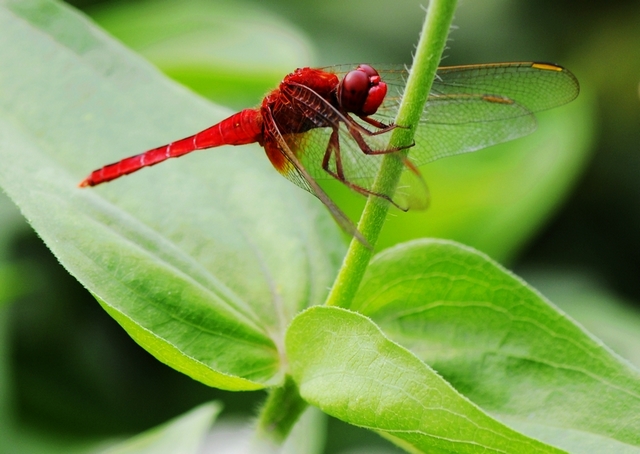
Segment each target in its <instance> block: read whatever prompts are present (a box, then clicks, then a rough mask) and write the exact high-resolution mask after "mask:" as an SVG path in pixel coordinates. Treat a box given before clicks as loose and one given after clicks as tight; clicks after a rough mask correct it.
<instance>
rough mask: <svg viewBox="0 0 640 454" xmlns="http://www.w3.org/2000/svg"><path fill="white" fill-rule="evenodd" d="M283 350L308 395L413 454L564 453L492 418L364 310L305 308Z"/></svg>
mask: <svg viewBox="0 0 640 454" xmlns="http://www.w3.org/2000/svg"><path fill="white" fill-rule="evenodd" d="M286 347H287V355H288V358H289V361H290V364H291V373H292V376H293V378H294V379H295V381H296V382H297V383H298V386H299V388H300V395H301V396H302V397H303V398H304V399H306V400H307V401H309V402H310V403H312V404H314V405H317V406H318V407H320V408H321V409H322V410H323V411H325V412H326V413H328V414H330V415H332V416H335V417H337V418H340V419H342V420H344V421H347V422H349V423H351V424H355V425H358V426H361V427H366V428H368V429H371V430H375V431H378V432H379V433H380V434H381V435H383V436H385V437H387V438H389V439H390V440H392V441H393V442H395V443H397V444H398V445H400V446H402V447H403V448H405V449H406V450H408V451H410V452H424V453H427V452H428V453H476V452H477V453H480V452H483V453H484V452H489V451H495V452H517V453H523V454H524V453H543V452H549V453H555V452H561V451H559V450H557V449H555V448H552V447H550V446H547V445H544V444H542V443H540V442H537V441H535V440H532V439H530V438H527V437H525V436H524V435H521V434H518V433H517V432H515V431H513V430H511V429H509V428H507V427H506V426H504V425H503V424H501V423H499V422H497V421H496V420H494V419H492V418H490V417H489V416H487V415H486V414H485V413H483V412H482V410H480V409H479V408H478V407H476V406H475V405H474V404H472V403H471V402H469V401H468V400H467V399H465V398H464V397H463V396H461V395H460V394H458V393H457V392H456V391H455V390H454V389H453V388H452V387H451V385H449V384H448V383H447V382H446V381H444V380H443V379H442V378H441V377H440V376H439V375H438V374H437V373H436V372H434V371H433V370H431V369H430V368H429V367H428V366H427V365H425V364H424V363H423V362H422V361H420V359H418V358H417V357H416V356H415V355H413V354H412V353H411V352H409V351H408V350H406V349H404V348H403V347H401V346H400V345H398V344H396V343H395V342H393V341H391V340H389V339H388V338H387V337H386V336H385V335H384V334H383V333H382V331H380V329H379V328H378V327H377V326H376V325H375V324H374V323H373V322H371V320H369V319H367V318H366V317H364V316H362V315H360V314H357V313H354V312H350V311H347V310H345V309H340V308H335V307H313V308H311V309H308V310H307V311H305V312H303V313H302V314H300V315H298V316H297V317H296V318H295V319H294V320H293V322H292V323H291V326H290V327H289V331H288V332H287V337H286Z"/></svg>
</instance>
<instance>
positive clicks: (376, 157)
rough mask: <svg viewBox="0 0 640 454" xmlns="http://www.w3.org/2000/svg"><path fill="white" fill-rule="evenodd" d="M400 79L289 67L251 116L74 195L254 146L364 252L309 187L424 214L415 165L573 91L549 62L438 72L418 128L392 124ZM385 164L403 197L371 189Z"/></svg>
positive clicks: (166, 148) (113, 170)
mask: <svg viewBox="0 0 640 454" xmlns="http://www.w3.org/2000/svg"><path fill="white" fill-rule="evenodd" d="M407 77H408V71H407V70H406V69H405V68H404V67H402V66H377V67H376V68H374V67H373V66H371V65H368V64H360V65H341V66H334V67H328V68H308V67H305V68H298V69H296V70H295V71H294V72H292V73H291V74H288V75H287V76H285V77H284V79H283V80H282V82H281V83H280V84H279V86H278V87H277V88H275V89H274V90H272V91H271V92H269V93H268V94H267V95H266V96H265V97H264V99H263V101H262V103H261V104H260V105H259V106H258V107H255V108H248V109H244V110H242V111H240V112H238V113H235V114H233V115H231V116H230V117H228V118H226V119H224V120H222V121H220V122H219V123H217V124H215V125H213V126H211V127H209V128H207V129H205V130H203V131H201V132H198V133H196V134H194V135H191V136H189V137H186V138H184V139H180V140H177V141H174V142H171V143H169V144H166V145H162V146H160V147H157V148H153V149H151V150H149V151H146V152H144V153H141V154H137V155H135V156H131V157H128V158H125V159H122V160H121V161H118V162H115V163H113V164H109V165H106V166H104V167H102V168H100V169H97V170H95V171H93V172H92V173H91V174H90V175H89V176H88V177H87V178H85V179H84V180H83V181H82V182H81V183H80V184H79V186H80V187H86V186H96V185H98V184H101V183H105V182H108V181H111V180H114V179H116V178H119V177H121V176H124V175H128V174H130V173H133V172H136V171H137V170H140V169H142V168H143V167H149V166H153V165H155V164H158V163H160V162H162V161H164V160H166V159H169V158H175V157H179V156H183V155H185V154H187V153H191V152H192V151H195V150H202V149H208V148H214V147H219V146H222V145H245V144H251V143H258V144H259V145H261V146H262V147H263V148H264V150H265V152H266V155H267V157H268V159H269V160H270V162H271V164H272V165H273V167H274V168H275V169H276V170H277V171H278V172H279V173H280V174H282V175H283V176H285V177H286V178H287V179H289V180H290V181H292V182H293V183H295V184H296V185H298V186H299V187H301V188H303V189H305V190H307V191H309V192H310V193H311V194H313V195H315V196H316V197H317V198H318V199H320V201H322V202H323V203H324V205H325V206H326V207H327V208H328V210H329V212H330V213H331V215H332V216H333V218H334V219H335V220H336V222H337V223H338V224H339V225H340V226H341V227H342V228H343V230H345V231H346V232H347V233H348V234H350V235H351V236H353V237H355V238H357V239H358V240H359V241H360V242H361V243H363V244H365V245H367V244H368V243H367V241H366V239H365V238H364V237H363V236H362V235H361V233H360V232H359V231H358V230H357V228H356V226H355V225H354V224H353V223H352V222H351V220H350V219H349V218H348V217H347V216H346V215H345V214H344V213H343V211H342V210H341V209H340V208H339V207H338V205H337V204H336V203H335V202H334V201H333V200H332V199H331V198H330V197H329V196H328V195H327V194H326V192H325V191H324V190H323V189H322V188H321V187H320V185H319V184H318V180H322V179H327V178H329V179H335V180H337V181H339V182H341V183H342V184H344V185H345V186H347V187H348V188H350V189H351V190H353V191H355V192H357V193H360V194H362V195H364V196H373V197H378V198H380V199H382V200H385V201H387V202H389V203H391V204H393V205H395V206H397V207H398V208H400V209H402V210H405V211H406V210H407V209H408V208H409V207H412V206H420V205H421V201H422V205H423V206H426V204H427V203H428V197H429V195H428V190H427V189H426V185H425V184H423V183H424V182H423V181H422V178H421V176H420V172H419V170H418V167H419V166H422V165H423V164H426V163H428V162H431V161H434V160H436V159H440V158H443V157H447V156H453V155H457V154H460V153H467V152H472V151H476V150H479V149H481V148H486V147H488V146H490V145H495V144H498V143H502V142H506V141H509V140H513V139H516V138H519V137H522V136H524V135H527V134H529V133H531V132H533V131H534V130H535V128H536V119H535V116H534V114H535V113H536V112H540V111H543V110H547V109H551V108H554V107H557V106H560V105H563V104H566V103H568V102H570V101H572V100H573V99H574V98H576V97H577V96H578V93H579V90H580V87H579V83H578V81H577V79H576V77H575V76H574V75H573V74H572V73H571V72H570V71H569V70H567V69H565V68H564V67H562V66H559V65H556V64H552V63H542V62H512V63H492V64H477V65H462V66H445V67H440V68H439V69H438V71H437V73H436V77H435V80H434V81H433V85H432V88H431V91H430V94H429V97H428V100H427V103H426V105H425V106H424V108H423V112H422V116H421V120H420V122H419V124H418V125H416V126H412V125H398V124H396V123H395V119H396V114H397V112H398V108H399V105H400V100H401V99H402V95H403V92H404V87H405V84H406V80H407ZM413 127H415V130H414V142H413V143H409V144H406V145H404V146H400V147H392V146H389V137H390V133H391V132H392V131H393V130H395V129H396V128H413ZM402 150H405V152H403V153H401V151H402ZM406 151H408V153H406ZM385 156H395V157H397V159H400V160H401V161H402V165H403V166H404V169H405V172H404V174H405V175H408V176H409V177H410V178H409V179H407V181H413V182H414V183H410V184H409V186H410V187H409V189H408V190H406V191H404V192H403V190H402V189H399V190H398V191H397V192H396V193H394V194H389V193H381V192H377V191H375V190H374V188H373V182H374V180H375V177H376V175H377V173H378V171H379V169H380V166H381V163H382V160H383V159H384V157H385ZM416 181H417V182H418V183H415V182H416ZM411 187H413V189H412V188H411ZM416 188H417V189H416Z"/></svg>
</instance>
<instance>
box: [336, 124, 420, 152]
mask: <svg viewBox="0 0 640 454" xmlns="http://www.w3.org/2000/svg"><path fill="white" fill-rule="evenodd" d="M353 124H355V125H358V124H357V123H356V122H355V121H354V122H353ZM358 126H360V125H358ZM347 128H348V130H349V134H350V135H351V137H353V140H355V141H356V143H357V144H358V147H359V148H360V150H362V152H363V153H364V154H367V155H379V154H389V153H395V152H396V151H400V150H406V149H407V148H411V147H413V146H414V145H415V144H416V143H415V141H414V142H411V144H409V145H403V146H400V147H389V148H385V149H384V150H374V149H372V148H371V147H370V146H369V144H368V143H367V142H366V141H365V140H364V137H363V136H362V133H361V131H360V130H359V128H357V127H353V125H351V124H349V125H347ZM363 129H364V128H363ZM365 131H366V129H365ZM367 132H368V133H369V135H375V134H374V133H371V131H367Z"/></svg>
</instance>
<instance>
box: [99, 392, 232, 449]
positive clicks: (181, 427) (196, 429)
mask: <svg viewBox="0 0 640 454" xmlns="http://www.w3.org/2000/svg"><path fill="white" fill-rule="evenodd" d="M221 409H222V407H221V406H220V405H219V404H217V403H215V402H211V403H208V404H204V405H200V406H199V407H196V408H194V409H193V410H191V411H189V412H188V413H186V414H184V415H182V416H179V417H177V418H175V419H173V420H171V421H169V422H167V423H165V424H162V425H160V426H158V427H154V428H153V429H150V430H147V431H146V432H143V433H141V434H138V435H136V436H135V437H132V438H130V439H128V440H126V441H124V442H121V443H119V444H117V445H115V446H112V447H110V448H108V449H105V450H104V451H101V452H102V453H104V454H129V453H131V454H133V453H137V454H144V453H149V454H151V453H153V454H162V453H167V454H171V453H176V452H179V453H181V454H189V453H193V454H196V453H198V452H200V450H199V449H200V447H201V445H202V444H203V442H204V438H205V435H206V434H207V432H208V430H209V428H210V426H211V424H213V420H214V419H215V418H216V416H218V413H220V410H221Z"/></svg>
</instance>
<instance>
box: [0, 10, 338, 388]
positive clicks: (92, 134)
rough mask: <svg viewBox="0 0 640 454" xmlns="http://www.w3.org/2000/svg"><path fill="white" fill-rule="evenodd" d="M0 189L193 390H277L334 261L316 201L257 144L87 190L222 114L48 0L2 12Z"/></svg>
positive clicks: (334, 246) (330, 234)
mask: <svg viewBox="0 0 640 454" xmlns="http://www.w3.org/2000/svg"><path fill="white" fill-rule="evenodd" d="M0 60H1V61H2V62H3V64H2V65H1V67H0V87H1V89H0V159H2V163H3V165H2V166H1V167H0V186H2V187H3V188H4V189H5V191H6V192H7V194H8V195H9V196H10V197H11V198H12V199H13V200H14V202H16V203H17V204H18V205H19V206H20V208H21V210H22V212H23V214H24V215H25V216H26V217H27V218H28V220H29V221H30V223H31V225H32V226H33V227H34V229H35V230H36V231H37V232H38V234H39V235H40V236H41V237H42V239H43V240H44V242H45V243H46V244H47V246H48V247H49V248H50V249H51V250H52V251H53V253H54V254H55V255H56V257H57V258H58V259H59V260H60V262H61V263H62V264H63V265H64V266H65V267H66V269H67V270H69V272H70V273H72V274H73V275H74V276H75V277H76V278H77V279H78V280H80V281H81V282H82V283H83V284H84V285H85V286H86V287H87V288H88V289H89V290H90V291H91V292H93V293H94V295H95V296H96V297H97V298H98V299H99V300H100V301H101V303H102V304H103V305H104V306H105V308H107V310H108V312H109V313H110V314H111V315H112V316H114V317H115V318H116V319H117V320H118V321H119V322H120V323H121V324H122V325H123V327H124V328H125V329H127V330H128V331H129V333H130V334H131V335H132V336H133V337H134V338H135V339H136V340H137V341H138V342H139V343H140V344H141V345H142V346H143V347H145V348H147V349H149V350H150V351H151V352H152V353H153V354H154V355H155V356H156V357H157V358H158V359H159V360H161V361H163V362H165V363H167V364H169V365H170V366H171V367H173V368H175V369H178V370H181V371H183V372H184V373H186V374H188V375H190V376H192V377H194V378H196V379H198V380H200V381H202V382H203V383H206V384H208V385H210V386H217V387H220V388H224V389H230V390H246V389H258V388H263V387H265V386H271V385H275V384H278V383H280V382H281V380H282V378H283V372H282V365H281V353H280V351H279V350H280V349H281V344H282V339H283V336H284V328H285V326H286V324H287V322H288V320H290V319H291V318H292V317H293V315H294V314H296V313H297V312H298V311H299V310H300V309H302V308H304V307H305V306H307V305H310V304H318V303H321V302H322V301H323V300H324V297H325V295H326V292H327V287H328V286H329V285H330V283H331V281H332V279H333V276H334V275H335V271H336V268H337V266H338V264H339V260H340V258H341V255H342V253H343V249H344V246H343V244H342V242H341V240H340V234H339V232H338V228H337V227H336V226H335V225H334V223H333V221H332V220H331V218H330V216H329V215H328V213H327V212H326V211H325V210H324V208H323V207H322V205H321V204H320V203H319V202H318V201H316V200H315V199H313V198H312V197H311V196H310V195H309V194H307V193H305V192H303V191H300V190H299V189H297V188H295V187H294V186H293V185H291V183H289V182H288V181H286V180H285V179H283V178H281V177H280V176H279V175H278V174H277V173H276V172H275V171H274V170H273V169H272V168H271V166H270V164H269V163H268V160H267V159H266V158H265V157H264V153H263V152H262V150H261V149H259V148H258V147H257V146H247V147H243V148H235V149H232V148H227V147H225V148H220V149H216V150H213V151H209V152H203V153H196V154H194V155H191V156H188V157H185V158H182V159H180V160H176V161H173V162H170V163H167V164H164V165H162V166H158V167H154V168H153V169H146V170H144V171H141V172H140V173H139V174H136V175H135V176H130V177H128V178H123V179H122V180H119V181H117V182H113V183H111V184H109V185H105V186H104V187H100V188H96V189H79V188H77V184H78V182H79V181H80V180H81V179H82V178H83V177H85V176H86V175H87V174H88V173H89V171H91V170H92V169H94V168H97V167H99V166H101V165H103V164H106V163H109V162H113V161H114V160H117V159H119V158H122V157H125V156H127V155H132V154H136V153H139V152H141V151H144V150H145V149H149V148H151V147H153V146H157V145H159V144H162V143H168V142H170V141H171V140H175V139H177V138H180V137H185V136H187V135H189V134H192V133H194V132H196V131H198V130H201V129H204V128H206V127H208V126H210V125H212V124H214V123H215V122H216V121H218V120H220V119H222V118H223V117H224V116H226V115H228V112H226V111H224V110H222V109H220V108H216V107H214V106H211V105H210V104H209V103H206V102H203V101H202V100H201V99H199V98H197V97H195V96H194V95H192V94H190V93H189V92H188V91H187V90H185V89H183V88H182V87H180V86H177V85H176V84H175V83H173V82H170V81H169V80H167V79H166V78H165V77H164V76H162V75H161V74H160V73H159V72H158V71H157V70H155V69H154V68H152V67H151V66H150V65H149V64H147V63H145V62H143V61H141V60H140V59H139V58H138V57H136V56H135V55H133V54H132V53H131V52H129V51H127V50H126V49H124V48H122V47H121V46H120V45H119V44H117V43H116V42H114V41H113V40H112V39H110V38H109V37H108V36H106V35H105V34H104V33H102V32H101V31H100V30H99V29H97V28H96V27H95V26H94V25H93V24H92V23H91V22H89V21H88V20H87V19H86V18H84V17H83V16H81V15H78V14H77V13H75V12H73V11H72V10H71V9H70V8H69V7H67V6H65V5H64V4H61V3H57V2H54V1H50V0H27V1H25V0H20V1H13V0H5V1H3V2H0Z"/></svg>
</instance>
